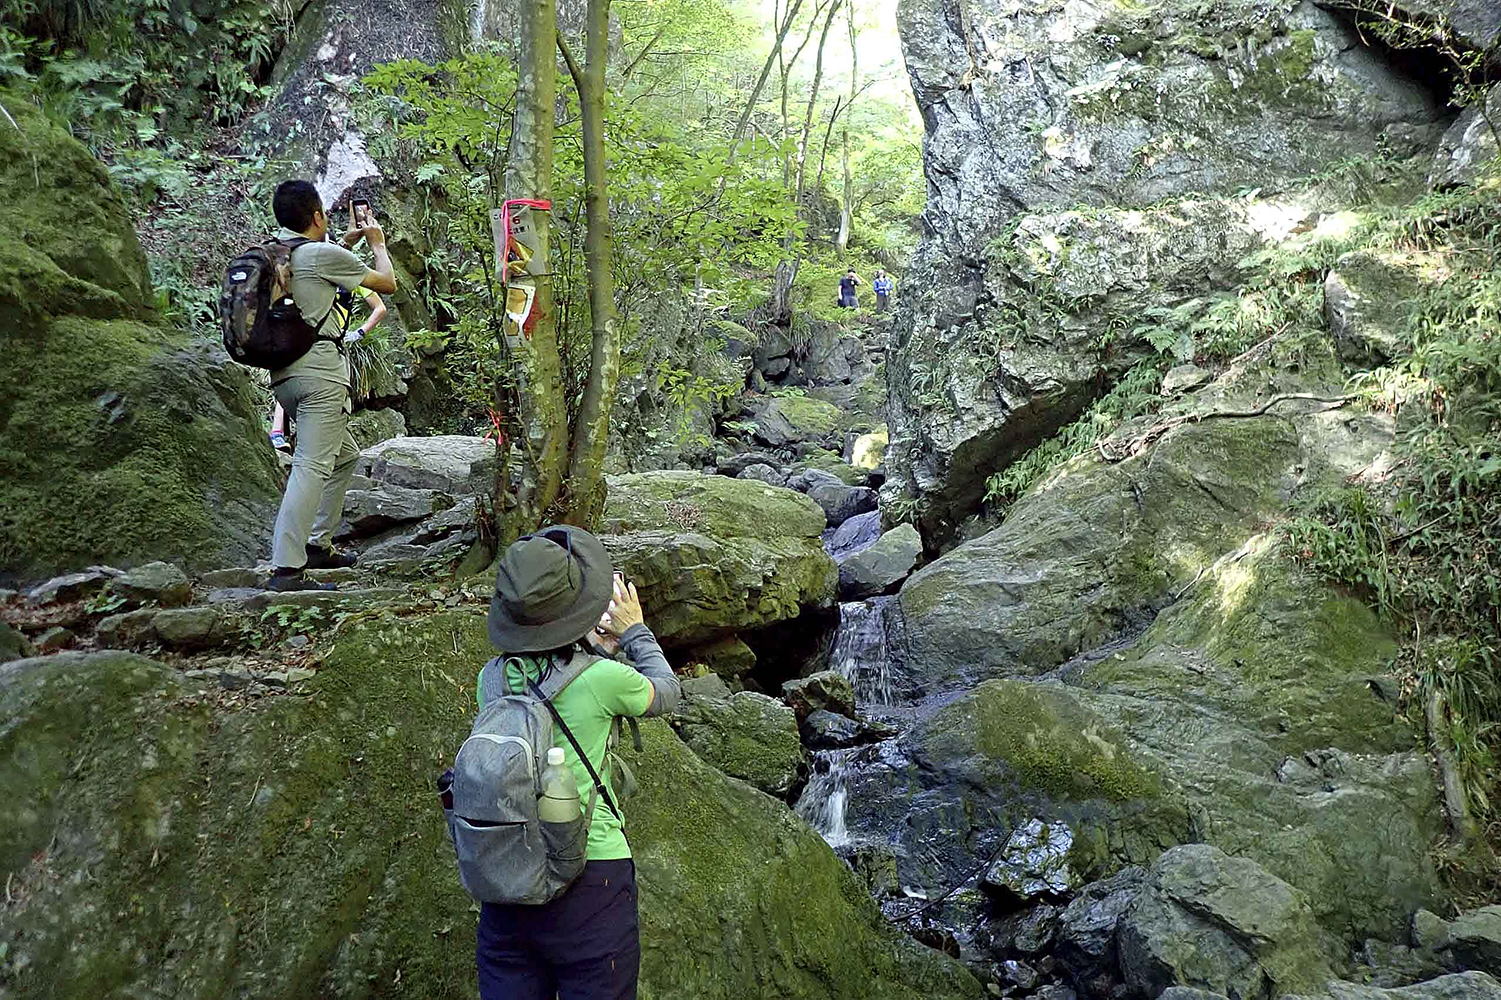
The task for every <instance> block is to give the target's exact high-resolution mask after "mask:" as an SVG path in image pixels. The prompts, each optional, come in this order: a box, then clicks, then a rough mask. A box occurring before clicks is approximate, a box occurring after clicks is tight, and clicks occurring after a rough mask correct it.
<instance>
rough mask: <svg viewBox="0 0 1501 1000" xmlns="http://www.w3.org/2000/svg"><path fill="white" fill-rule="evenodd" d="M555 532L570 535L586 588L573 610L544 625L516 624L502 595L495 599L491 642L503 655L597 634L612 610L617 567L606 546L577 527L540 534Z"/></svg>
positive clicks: (492, 600)
mask: <svg viewBox="0 0 1501 1000" xmlns="http://www.w3.org/2000/svg"><path fill="white" fill-rule="evenodd" d="M554 532H567V534H568V536H569V547H570V548H571V549H572V551H573V555H574V558H575V559H577V560H578V563H579V566H580V568H581V569H582V570H583V574H584V585H583V586H582V587H581V588H580V589H579V595H578V598H577V599H576V600H575V601H574V602H573V606H572V607H570V608H569V609H568V610H567V611H565V612H564V613H563V614H561V615H559V616H558V617H557V618H555V619H553V620H552V621H550V622H543V623H542V624H540V625H528V624H525V623H523V622H518V621H516V620H515V619H514V618H513V617H511V614H510V612H509V611H507V610H506V607H505V605H504V604H503V603H501V600H500V595H498V594H497V595H494V596H492V597H491V598H490V616H489V620H488V622H487V625H488V630H489V633H490V642H491V643H492V644H493V645H494V646H495V648H496V649H498V650H500V651H501V652H503V653H540V652H545V651H547V650H550V649H560V648H562V647H563V646H567V645H569V644H570V643H573V642H577V641H578V640H579V639H582V638H583V637H584V636H586V635H588V634H589V633H590V632H592V631H594V629H595V628H596V627H597V626H598V625H599V620H600V618H601V617H602V616H603V615H604V613H605V611H607V610H608V609H609V607H610V598H611V597H612V596H613V592H614V588H613V586H612V580H613V576H614V573H613V569H614V567H613V566H612V565H611V563H610V554H609V553H608V552H606V551H605V547H604V545H603V544H602V543H601V542H600V540H599V539H598V538H595V537H594V536H593V535H591V534H590V533H589V532H587V531H582V530H580V529H577V528H567V527H562V526H559V527H556V528H544V529H543V530H542V531H539V532H537V534H539V535H552V534H553V533H554Z"/></svg>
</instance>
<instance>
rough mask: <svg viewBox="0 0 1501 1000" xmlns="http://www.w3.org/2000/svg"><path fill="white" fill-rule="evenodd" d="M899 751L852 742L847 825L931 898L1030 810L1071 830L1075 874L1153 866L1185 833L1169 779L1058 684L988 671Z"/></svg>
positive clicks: (1183, 812)
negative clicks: (884, 849)
mask: <svg viewBox="0 0 1501 1000" xmlns="http://www.w3.org/2000/svg"><path fill="white" fill-rule="evenodd" d="M897 748H898V750H899V752H892V751H891V750H889V749H884V748H881V747H874V748H868V749H863V750H860V751H857V753H856V756H855V758H854V764H853V766H852V768H851V772H850V776H849V778H848V795H847V799H846V801H847V802H848V806H847V816H846V825H847V826H848V828H849V829H850V831H851V832H854V831H858V832H859V836H860V837H861V838H869V837H871V836H872V835H874V836H875V838H876V839H877V840H885V841H887V842H889V843H891V844H892V845H893V849H894V851H895V854H896V859H897V862H896V863H897V869H898V875H899V877H900V882H901V884H902V885H905V886H911V887H914V888H915V889H917V890H919V891H926V892H928V893H930V894H931V895H932V896H937V895H940V894H942V893H943V892H944V891H945V890H947V889H948V888H950V887H952V886H953V885H955V884H958V883H959V882H961V881H963V880H964V879H965V877H966V873H969V872H973V871H974V870H976V869H977V868H978V867H980V866H981V865H983V864H984V862H985V861H986V859H987V858H989V857H991V855H992V854H994V853H995V852H996V851H997V850H998V849H999V848H1000V847H1002V846H1003V845H1004V844H1005V843H1006V842H1007V841H1008V840H1009V839H1010V838H1011V836H1012V833H1013V832H1014V831H1016V830H1017V829H1019V828H1021V827H1023V826H1026V825H1027V824H1028V823H1030V822H1031V821H1033V820H1041V821H1042V822H1043V823H1044V824H1046V825H1048V826H1049V827H1050V828H1051V829H1054V830H1055V831H1058V832H1059V834H1060V836H1061V835H1062V831H1064V830H1065V829H1066V831H1067V836H1068V837H1070V838H1072V846H1071V849H1070V850H1069V852H1068V855H1067V858H1066V864H1067V866H1068V869H1069V870H1070V872H1071V873H1072V874H1073V875H1074V876H1077V877H1078V878H1079V879H1080V880H1089V879H1094V878H1099V877H1101V876H1104V875H1107V874H1110V873H1111V872H1113V871H1114V870H1115V869H1117V868H1119V867H1120V866H1121V865H1123V864H1127V863H1136V864H1150V863H1151V862H1152V860H1153V859H1155V858H1156V857H1157V855H1159V854H1160V853H1162V851H1164V850H1166V849H1167V848H1169V847H1171V846H1173V845H1174V844H1178V843H1182V842H1183V841H1185V840H1187V839H1189V837H1190V831H1191V830H1192V822H1191V820H1190V816H1189V811H1188V803H1187V801H1186V800H1185V799H1184V797H1183V795H1182V794H1181V793H1180V792H1179V791H1178V789H1177V787H1176V785H1175V783H1174V782H1173V781H1171V780H1164V777H1163V774H1162V772H1161V769H1160V767H1159V766H1158V765H1157V764H1156V763H1155V762H1152V761H1150V760H1147V759H1145V758H1143V757H1142V756H1141V755H1140V754H1138V753H1137V752H1136V751H1135V749H1134V748H1133V747H1132V745H1131V743H1130V741H1129V740H1128V739H1127V738H1126V737H1125V735H1124V733H1123V732H1122V731H1121V730H1120V729H1119V728H1118V727H1116V726H1115V725H1113V724H1112V723H1110V722H1108V721H1107V720H1106V719H1105V717H1104V716H1102V715H1100V714H1099V713H1098V712H1096V711H1095V710H1094V709H1093V708H1092V707H1091V705H1090V703H1089V698H1088V696H1087V695H1081V694H1080V693H1079V692H1075V691H1072V690H1070V689H1068V688H1065V687H1062V686H1060V685H1043V684H1032V683H1025V682H1021V681H1009V680H992V681H987V682H986V683H984V684H981V685H980V686H979V687H978V688H976V689H975V690H974V691H972V692H970V693H968V694H966V695H965V696H963V697H961V698H958V699H956V700H955V701H953V702H952V703H951V704H948V705H946V706H945V707H944V708H942V709H941V710H939V711H938V712H936V713H934V714H932V715H930V716H928V717H927V718H925V719H923V721H922V722H920V723H919V724H918V725H917V727H915V728H914V729H913V730H911V731H910V732H908V733H907V734H906V735H904V736H903V737H902V738H901V739H900V740H899V741H898V743H897ZM867 765H869V766H867Z"/></svg>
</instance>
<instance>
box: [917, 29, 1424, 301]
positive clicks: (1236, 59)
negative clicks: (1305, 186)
mask: <svg viewBox="0 0 1501 1000" xmlns="http://www.w3.org/2000/svg"><path fill="white" fill-rule="evenodd" d="M897 23H898V28H899V29H900V31H901V36H902V46H903V49H904V52H905V54H906V62H907V70H908V73H909V74H910V75H911V77H912V85H913V90H914V92H915V94H916V97H917V103H918V108H919V110H920V111H921V112H922V114H923V121H924V124H925V125H926V127H927V136H926V142H925V144H924V154H925V155H924V169H925V173H926V174H927V177H928V183H929V192H928V207H927V215H926V219H927V222H928V224H929V226H930V227H932V228H931V231H932V232H933V236H932V237H931V239H930V241H929V242H928V244H926V245H925V247H924V249H925V250H928V249H931V248H932V245H933V244H934V243H938V244H944V245H947V246H952V247H955V248H960V247H962V248H964V249H966V250H968V251H969V253H971V254H972V253H973V252H974V250H976V249H978V248H980V247H982V246H984V244H985V241H986V240H987V239H989V238H990V237H991V236H993V235H994V234H995V230H996V228H997V227H998V226H999V224H1000V223H1001V222H1003V221H1004V219H1005V217H1006V216H1007V215H1008V214H1010V213H1011V212H1013V211H1015V210H1017V209H1029V208H1034V207H1039V206H1057V205H1072V204H1076V203H1080V202H1083V203H1089V204H1094V205H1101V204H1104V205H1109V204H1127V205H1149V204H1152V203H1155V202H1159V201H1162V200H1163V199H1165V198H1171V197H1174V196H1177V195H1182V194H1185V193H1189V192H1219V193H1230V192H1233V191H1235V190H1236V189H1237V188H1238V187H1240V186H1242V185H1245V186H1256V185H1263V184H1267V183H1269V182H1274V181H1276V180H1282V179H1288V178H1300V177H1305V176H1308V175H1310V174H1313V173H1317V172H1318V171H1319V170H1321V169H1324V167H1325V166H1326V165H1327V164H1328V163H1331V162H1335V161H1338V160H1342V159H1346V158H1348V157H1351V156H1355V155H1359V154H1368V155H1369V154H1373V153H1375V152H1376V151H1377V150H1379V149H1381V148H1382V146H1381V143H1382V142H1383V141H1388V142H1390V143H1392V144H1394V145H1397V146H1402V145H1404V143H1403V142H1402V140H1403V139H1405V138H1406V135H1407V133H1408V131H1409V130H1411V129H1412V127H1414V126H1417V127H1420V128H1421V127H1428V126H1432V125H1433V124H1434V123H1436V122H1438V121H1440V120H1441V118H1442V108H1440V107H1439V106H1438V104H1437V102H1436V100H1435V99H1434V98H1433V96H1432V95H1430V94H1428V93H1426V92H1425V91H1423V90H1422V89H1420V88H1417V87H1414V86H1413V85H1412V83H1411V82H1410V81H1409V79H1408V78H1407V77H1406V76H1405V75H1404V74H1403V73H1402V71H1401V70H1400V69H1397V68H1395V67H1392V66H1388V65H1386V64H1384V63H1383V62H1382V60H1381V57H1380V56H1379V55H1378V54H1377V53H1376V52H1374V51H1373V50H1371V49H1369V48H1367V47H1366V46H1364V45H1363V44H1362V43H1361V39H1360V36H1359V34H1358V32H1357V30H1356V29H1355V27H1354V26H1353V25H1351V24H1349V23H1348V22H1347V21H1345V20H1342V19H1341V18H1339V17H1337V16H1336V15H1334V14H1332V13H1329V12H1326V11H1324V10H1321V9H1319V8H1318V7H1317V6H1315V5H1314V4H1313V3H1309V2H1302V3H1288V4H1284V5H1281V6H1278V7H1277V8H1275V9H1269V8H1267V7H1266V6H1264V5H1262V4H1258V3H1255V2H1253V0H1229V2H1224V3H1218V4H1213V5H1205V4H1198V3H1193V2H1190V0H1151V2H1147V3H1142V4H1137V5H1132V6H1130V7H1120V6H1112V5H1100V6H1089V7H1080V6H1071V7H1067V8H1065V7H1060V6H1057V5H1039V6H1035V7H1022V8H1019V9H1018V8H1016V7H1014V6H1012V7H1007V6H996V5H994V4H989V3H983V2H979V0H959V2H958V3H957V4H946V3H943V2H940V0H907V2H905V3H903V4H902V5H901V8H900V11H899V14H898V22H897ZM1388 130H1390V131H1388ZM920 256H921V253H920ZM966 256H968V254H967V255H966ZM919 280H920V279H918V278H915V277H914V276H913V275H909V276H908V278H907V282H908V284H909V286H911V287H923V286H921V285H918V284H915V282H916V281H919ZM911 298H913V297H912V296H905V297H903V299H902V301H903V302H904V303H905V302H908V301H910V300H911Z"/></svg>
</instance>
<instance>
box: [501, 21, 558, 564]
mask: <svg viewBox="0 0 1501 1000" xmlns="http://www.w3.org/2000/svg"><path fill="white" fill-rule="evenodd" d="M519 5H520V11H519V16H520V20H521V60H520V62H519V64H518V75H517V85H516V91H517V93H516V125H515V129H514V131H513V132H512V135H511V158H510V163H509V165H508V166H507V169H506V197H507V198H540V199H545V200H549V201H550V200H551V199H552V153H553V126H554V115H555V114H556V110H555V109H556V106H557V96H558V81H557V70H558V60H557V56H556V55H555V54H554V47H555V45H556V44H557V43H556V38H557V35H558V18H557V7H556V4H555V0H519ZM538 228H539V232H538V240H539V246H538V250H537V252H538V254H539V255H541V256H542V258H543V259H544V260H547V261H549V263H548V265H547V268H546V270H547V271H548V272H549V273H546V274H540V275H537V276H536V277H535V279H534V280H535V281H536V286H537V297H536V300H535V301H534V302H533V304H532V315H533V316H535V317H536V325H535V328H534V329H533V330H532V334H531V338H530V340H527V339H526V338H523V340H522V348H521V350H520V352H518V354H517V355H516V356H515V357H514V358H513V363H514V369H513V371H512V373H511V374H512V375H513V376H514V377H515V378H516V380H517V390H516V399H517V403H518V409H519V411H520V412H519V418H520V429H521V440H519V441H518V442H517V444H518V445H520V447H521V450H522V455H523V464H522V478H521V484H520V486H519V488H518V490H517V496H516V500H517V506H516V508H515V512H514V513H515V518H514V524H508V525H507V527H506V529H505V530H504V532H503V534H502V537H501V539H500V540H501V542H502V544H505V543H509V542H510V541H511V540H512V539H514V538H515V537H516V536H517V535H519V534H524V533H525V532H527V531H531V530H533V529H535V528H536V527H538V526H539V525H540V524H541V522H542V520H543V519H544V518H546V517H547V516H548V514H549V509H550V508H551V507H552V506H553V504H554V502H556V500H557V498H558V494H559V492H560V490H561V488H562V483H563V472H564V469H565V467H566V465H567V461H568V410H567V406H566V401H565V400H564V398H563V365H562V360H561V358H560V357H559V353H558V319H557V303H556V301H555V298H554V294H553V282H552V275H551V273H550V272H551V271H552V266H551V263H550V256H549V246H548V244H549V242H550V240H549V237H550V233H549V232H548V228H547V226H545V225H543V226H539V227H538ZM497 267H500V268H504V267H505V262H504V261H499V262H497Z"/></svg>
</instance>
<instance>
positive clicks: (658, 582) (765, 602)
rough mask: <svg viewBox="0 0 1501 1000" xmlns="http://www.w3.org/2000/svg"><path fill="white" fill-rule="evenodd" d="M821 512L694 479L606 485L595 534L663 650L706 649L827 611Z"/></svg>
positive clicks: (748, 486) (831, 571)
mask: <svg viewBox="0 0 1501 1000" xmlns="http://www.w3.org/2000/svg"><path fill="white" fill-rule="evenodd" d="M824 524H825V520H824V513H823V511H822V510H821V509H819V507H818V505H817V504H815V503H814V502H813V501H812V500H809V499H808V498H807V497H805V496H802V495H801V494H799V493H795V492H793V491H792V490H787V489H781V488H778V487H775V486H768V485H767V484H765V483H761V482H757V481H755V480H748V479H729V478H727V477H725V476H705V475H700V474H699V473H696V472H643V473H638V474H635V475H630V476H612V477H610V479H609V498H608V499H607V500H606V503H605V513H604V518H603V519H602V521H601V523H600V526H599V531H600V534H601V536H602V537H603V539H604V543H605V546H606V548H608V549H609V551H610V556H611V558H612V559H613V560H614V561H615V565H616V567H617V568H619V569H621V570H622V571H624V572H625V573H626V574H627V575H629V576H630V578H631V579H632V580H633V581H634V582H635V583H636V585H637V587H639V588H640V591H641V600H642V605H643V607H644V609H645V611H646V618H647V621H649V622H650V623H651V626H652V629H653V630H654V631H656V633H657V635H658V636H659V637H660V638H661V639H662V640H663V642H664V643H666V644H668V645H672V646H687V645H694V644H698V643H705V642H709V641H712V640H714V639H717V638H720V637H722V636H725V635H728V634H730V633H731V632H734V631H736V630H740V629H748V628H759V627H763V626H766V625H773V624H776V623H777V622H782V621H787V620H789V619H792V618H796V617H798V616H799V615H800V614H802V613H803V612H804V611H805V610H808V609H812V608H826V607H828V606H829V605H830V604H831V602H832V601H833V599H834V589H835V586H836V585H837V583H838V581H839V571H838V568H837V567H836V566H835V565H834V562H833V560H832V559H830V558H829V557H828V555H827V554H826V553H825V552H824V550H823V544H822V542H821V540H820V539H821V534H822V532H823V529H824Z"/></svg>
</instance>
